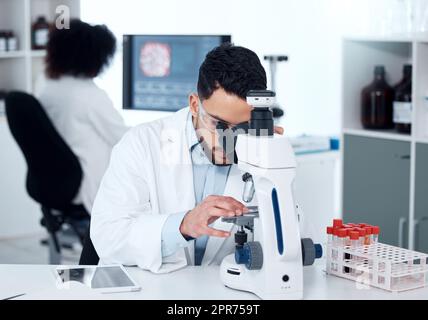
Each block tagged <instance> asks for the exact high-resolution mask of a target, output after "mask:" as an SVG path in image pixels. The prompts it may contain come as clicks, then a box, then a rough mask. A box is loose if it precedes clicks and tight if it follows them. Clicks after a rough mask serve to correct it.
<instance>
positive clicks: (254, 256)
mask: <svg viewBox="0 0 428 320" xmlns="http://www.w3.org/2000/svg"><path fill="white" fill-rule="evenodd" d="M235 261H236V263H237V264H245V266H246V267H247V269H248V270H260V269H261V268H262V266H263V249H262V245H261V244H260V242H258V241H252V242H246V243H245V244H244V245H243V246H242V247H240V248H236V251H235Z"/></svg>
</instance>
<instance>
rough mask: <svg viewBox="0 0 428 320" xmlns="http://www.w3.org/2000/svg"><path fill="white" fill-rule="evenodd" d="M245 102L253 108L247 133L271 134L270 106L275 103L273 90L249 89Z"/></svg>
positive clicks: (271, 115)
mask: <svg viewBox="0 0 428 320" xmlns="http://www.w3.org/2000/svg"><path fill="white" fill-rule="evenodd" d="M247 102H248V104H250V105H251V106H253V107H254V109H253V110H252V111H251V119H250V125H249V134H250V135H254V136H272V135H273V131H274V130H273V113H272V110H271V109H270V107H273V106H274V104H275V92H273V91H270V90H250V91H248V93H247Z"/></svg>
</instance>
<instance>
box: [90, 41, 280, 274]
mask: <svg viewBox="0 0 428 320" xmlns="http://www.w3.org/2000/svg"><path fill="white" fill-rule="evenodd" d="M197 87H198V93H197V94H196V93H195V94H191V95H190V97H189V108H184V109H182V110H180V111H178V112H177V113H175V114H173V115H172V116H169V117H166V118H163V119H160V120H157V121H154V122H151V123H148V124H143V125H140V126H137V127H135V128H133V129H131V130H130V131H129V132H128V133H127V134H125V136H124V137H123V139H122V140H121V141H120V142H119V143H118V144H117V145H116V146H115V147H114V149H113V152H112V156H111V159H110V164H109V167H108V169H107V171H106V173H105V175H104V178H103V180H102V182H101V186H100V189H99V191H98V194H97V196H96V199H95V203H94V207H93V210H92V222H91V233H90V234H91V238H92V241H93V243H94V246H95V249H96V251H97V253H98V255H99V256H100V259H101V262H102V263H121V264H124V265H138V266H139V267H140V268H143V269H147V270H150V271H152V272H155V273H162V272H169V271H173V270H177V269H179V268H182V267H184V266H186V265H206V264H211V263H216V264H219V263H220V262H221V260H222V259H223V257H224V256H226V255H227V254H230V253H232V252H233V250H234V239H233V236H232V237H230V235H231V234H232V233H233V229H234V226H233V225H232V224H228V223H224V222H222V221H221V217H230V216H235V215H242V214H243V213H245V212H246V211H247V208H246V206H245V205H244V204H243V203H241V202H240V199H241V198H242V192H243V181H242V172H239V170H238V168H237V167H236V165H232V164H231V163H232V162H233V161H231V159H232V158H233V156H230V154H226V152H225V150H224V148H223V147H222V146H221V145H220V143H219V142H218V141H219V139H218V138H219V137H218V132H217V131H216V129H217V128H219V126H221V127H223V128H234V127H237V126H239V125H240V124H242V123H247V122H248V121H249V119H250V112H251V108H252V107H251V106H249V105H248V104H247V102H246V99H245V98H246V94H247V92H248V91H249V90H263V89H266V73H265V70H264V69H263V67H262V65H261V63H260V60H259V58H258V57H257V55H256V54H255V53H254V52H252V51H251V50H248V49H246V48H242V47H237V46H233V45H230V44H228V45H222V46H220V47H217V48H215V49H213V50H212V51H211V52H210V53H208V54H207V56H206V58H205V61H204V62H203V63H202V65H201V67H200V70H199V78H198V85H197ZM276 131H277V132H278V133H282V129H281V128H276ZM247 205H252V203H250V204H247Z"/></svg>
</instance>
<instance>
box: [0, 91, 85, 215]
mask: <svg viewBox="0 0 428 320" xmlns="http://www.w3.org/2000/svg"><path fill="white" fill-rule="evenodd" d="M5 102H6V117H7V121H8V124H9V128H10V131H11V133H12V135H13V137H14V138H15V140H16V142H17V143H18V145H19V147H20V148H21V151H22V153H23V154H24V157H25V160H26V162H27V167H28V172H27V182H26V186H27V192H28V194H29V195H30V196H31V197H32V198H33V199H34V200H35V201H37V202H38V203H40V204H41V205H43V206H46V207H50V208H53V209H63V208H65V207H68V206H69V205H70V203H71V201H72V200H73V199H74V197H75V196H76V194H77V192H78V190H79V187H80V183H81V180H82V169H81V166H80V163H79V160H78V159H77V157H76V156H75V155H74V153H73V152H72V151H71V149H70V148H69V147H68V146H67V144H66V143H65V142H64V140H63V139H62V138H61V136H60V135H59V134H58V132H57V131H56V129H55V128H54V126H53V124H52V123H51V121H50V119H49V118H48V116H47V115H46V113H45V111H44V110H43V107H42V106H41V105H40V103H39V101H38V100H37V99H36V98H34V97H33V96H32V95H29V94H26V93H23V92H10V93H9V94H8V95H7V96H6V101H5ZM58 107H61V106H58Z"/></svg>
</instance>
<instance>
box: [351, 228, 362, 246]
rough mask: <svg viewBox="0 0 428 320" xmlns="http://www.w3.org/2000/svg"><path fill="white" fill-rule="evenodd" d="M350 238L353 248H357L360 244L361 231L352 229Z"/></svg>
mask: <svg viewBox="0 0 428 320" xmlns="http://www.w3.org/2000/svg"><path fill="white" fill-rule="evenodd" d="M349 239H350V242H351V248H356V247H358V246H359V245H360V241H359V240H360V233H359V232H358V231H350V232H349Z"/></svg>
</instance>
